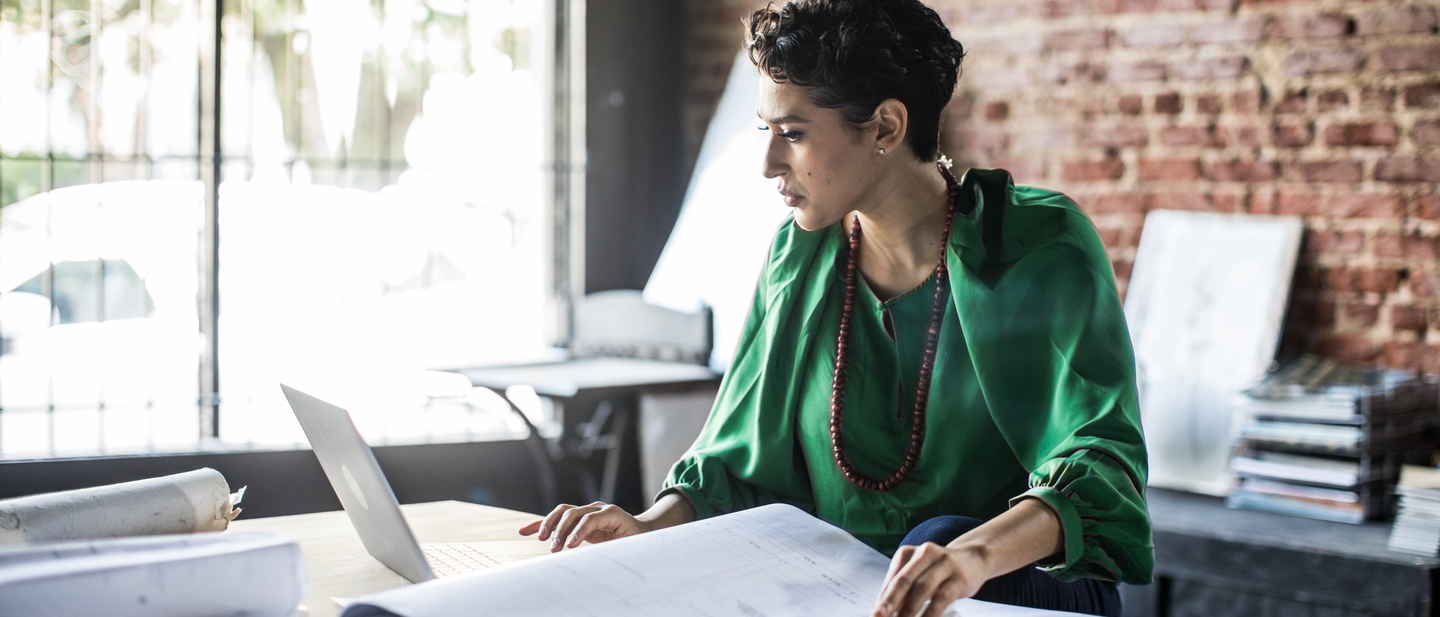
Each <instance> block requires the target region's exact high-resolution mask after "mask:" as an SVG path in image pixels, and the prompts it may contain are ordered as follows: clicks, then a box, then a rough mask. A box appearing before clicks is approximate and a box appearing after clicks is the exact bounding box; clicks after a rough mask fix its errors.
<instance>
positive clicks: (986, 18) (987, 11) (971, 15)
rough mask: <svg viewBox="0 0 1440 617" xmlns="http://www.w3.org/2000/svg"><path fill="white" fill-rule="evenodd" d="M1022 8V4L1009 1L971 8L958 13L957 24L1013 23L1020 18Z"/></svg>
mask: <svg viewBox="0 0 1440 617" xmlns="http://www.w3.org/2000/svg"><path fill="white" fill-rule="evenodd" d="M1024 8H1025V4H1024V3H1021V2H1013V1H1010V0H1001V1H1000V2H992V3H990V4H982V5H979V6H972V7H969V8H966V9H965V10H964V11H960V13H959V17H960V20H959V21H958V22H957V23H969V24H994V23H1000V22H1005V21H1014V20H1016V19H1019V18H1020V17H1021V16H1022V14H1023V13H1022V10H1023V9H1024Z"/></svg>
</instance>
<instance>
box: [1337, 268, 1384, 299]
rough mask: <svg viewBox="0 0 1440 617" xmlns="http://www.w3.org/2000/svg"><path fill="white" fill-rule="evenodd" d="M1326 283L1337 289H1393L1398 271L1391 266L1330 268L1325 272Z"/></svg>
mask: <svg viewBox="0 0 1440 617" xmlns="http://www.w3.org/2000/svg"><path fill="white" fill-rule="evenodd" d="M1325 282H1326V284H1327V285H1328V286H1329V287H1330V288H1332V289H1335V290H1337V291H1373V292H1377V293H1384V292H1389V291H1395V288H1396V287H1398V286H1399V285H1400V272H1399V271H1398V270H1395V269H1392V268H1332V269H1330V270H1327V271H1326V272H1325Z"/></svg>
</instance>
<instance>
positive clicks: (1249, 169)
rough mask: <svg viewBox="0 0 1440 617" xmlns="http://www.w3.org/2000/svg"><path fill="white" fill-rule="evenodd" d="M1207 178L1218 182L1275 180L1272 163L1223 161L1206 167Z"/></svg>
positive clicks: (1273, 164)
mask: <svg viewBox="0 0 1440 617" xmlns="http://www.w3.org/2000/svg"><path fill="white" fill-rule="evenodd" d="M1205 176H1206V177H1207V178H1210V179H1211V180H1214V181H1216V182H1265V181H1269V180H1274V179H1275V163H1273V162H1270V161H1222V162H1218V163H1211V164H1209V165H1206V166H1205Z"/></svg>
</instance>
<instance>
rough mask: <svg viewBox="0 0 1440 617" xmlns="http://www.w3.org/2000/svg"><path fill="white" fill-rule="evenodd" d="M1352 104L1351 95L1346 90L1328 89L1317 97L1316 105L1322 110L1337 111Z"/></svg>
mask: <svg viewBox="0 0 1440 617" xmlns="http://www.w3.org/2000/svg"><path fill="white" fill-rule="evenodd" d="M1349 106H1350V95H1348V94H1345V91H1344V90H1326V91H1324V92H1321V93H1320V94H1319V96H1316V97H1315V107H1316V108H1317V109H1319V110H1320V111H1335V110H1337V109H1345V108H1346V107H1349Z"/></svg>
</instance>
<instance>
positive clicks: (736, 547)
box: [341, 505, 1040, 617]
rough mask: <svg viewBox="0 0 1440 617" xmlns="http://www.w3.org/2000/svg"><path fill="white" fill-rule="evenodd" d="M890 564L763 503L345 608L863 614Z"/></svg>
mask: <svg viewBox="0 0 1440 617" xmlns="http://www.w3.org/2000/svg"><path fill="white" fill-rule="evenodd" d="M889 563H890V560H889V559H887V558H886V557H885V556H884V555H881V554H880V553H878V552H876V551H874V550H873V549H871V548H870V547H868V546H865V545H864V544H863V543H861V542H860V541H859V540H856V539H855V538H853V537H851V536H850V535H849V534H847V533H845V532H844V531H841V530H840V529H838V528H836V527H833V526H831V525H828V524H826V523H824V522H822V521H820V520H817V519H816V518H814V517H812V516H810V515H808V514H806V513H804V512H802V511H800V510H798V509H796V508H794V507H791V506H784V505H769V506H763V507H759V508H754V509H750V510H745V511H742V512H737V513H735V514H730V515H726V516H720V517H716V518H711V519H706V520H702V521H697V522H695V523H690V524H687V525H680V526H676V527H671V528H668V529H662V530H660V531H656V532H653V533H648V534H644V535H640V536H635V537H631V538H624V539H620V540H615V541H613V542H606V543H603V544H598V545H595V546H592V547H587V548H582V549H579V550H576V551H573V552H570V551H567V552H566V554H561V555H558V556H555V557H546V558H541V559H535V560H531V561H527V562H522V563H519V564H516V565H513V566H507V567H505V568H501V569H497V570H491V571H485V572H480V573H477V574H473V575H470V576H465V577H460V578H453V579H445V580H438V581H431V582H428V583H422V584H419V585H414V586H410V587H403V588H400V589H395V590H391V591H387V592H383V593H379V594H376V595H373V596H369V597H366V598H362V599H361V601H360V602H357V603H355V604H352V605H351V606H350V607H349V608H347V609H346V610H345V612H344V613H342V614H341V615H342V617H378V616H389V615H399V616H402V617H438V616H441V615H460V614H464V615H475V616H477V617H483V616H486V615H527V616H534V617H542V616H553V617H610V616H615V617H619V616H622V615H624V616H627V617H628V616H635V617H683V616H692V615H693V616H713V617H719V616H722V615H744V616H747V617H761V616H763V617H790V616H796V617H798V616H801V615H826V616H832V615H833V616H837V617H838V616H845V615H853V616H855V617H860V616H863V615H868V614H870V610H871V609H873V608H874V605H875V597H876V595H877V594H878V593H879V590H880V583H881V582H882V581H883V580H884V578H885V572H886V569H887V568H888V567H889ZM955 608H957V609H959V612H960V614H961V615H965V616H966V617H970V616H972V615H973V616H975V617H979V616H981V615H986V614H995V615H1036V614H1040V613H1038V612H1036V611H1029V610H1027V609H1013V607H998V606H997V605H992V604H985V603H983V602H975V601H974V600H964V601H961V602H959V603H957V604H956V605H955ZM992 609H999V610H998V612H992Z"/></svg>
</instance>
